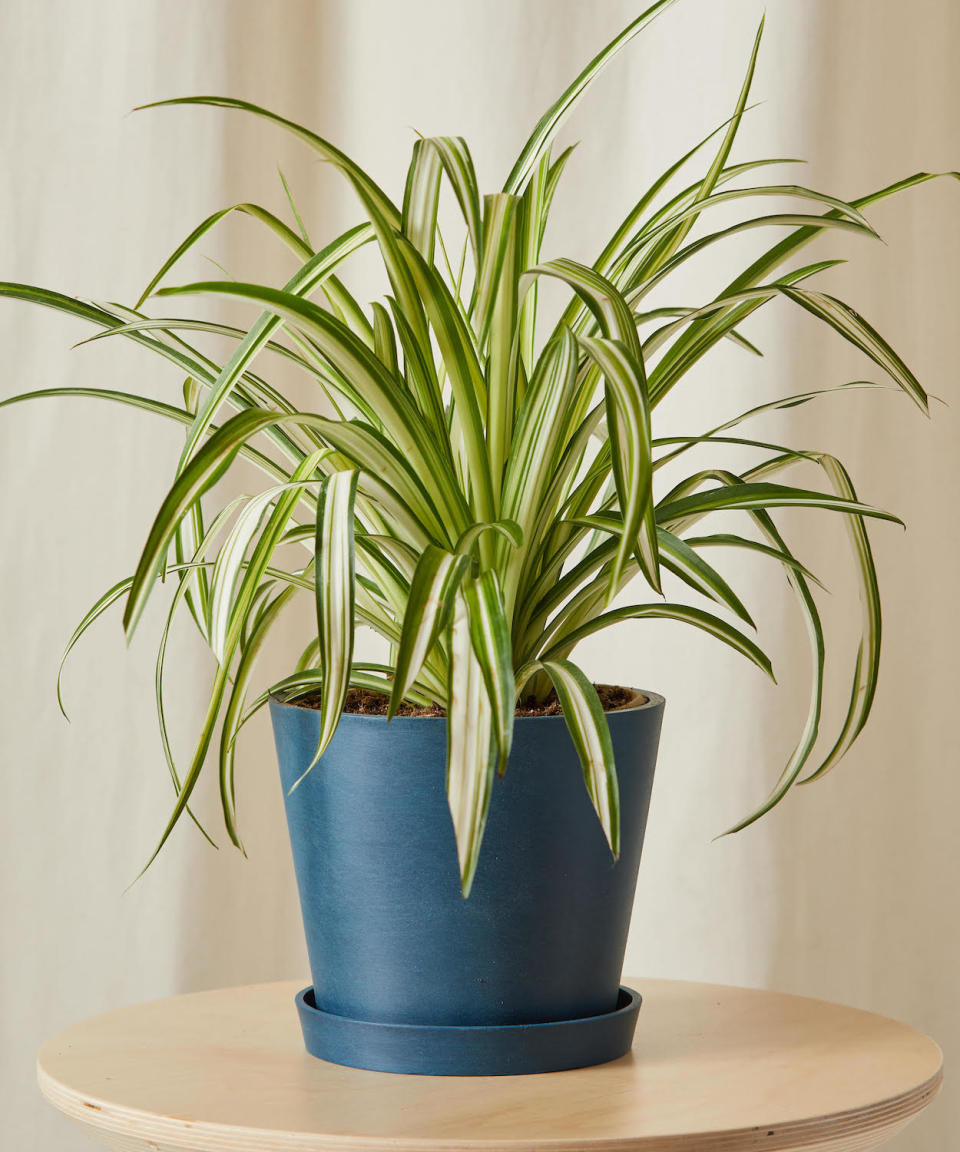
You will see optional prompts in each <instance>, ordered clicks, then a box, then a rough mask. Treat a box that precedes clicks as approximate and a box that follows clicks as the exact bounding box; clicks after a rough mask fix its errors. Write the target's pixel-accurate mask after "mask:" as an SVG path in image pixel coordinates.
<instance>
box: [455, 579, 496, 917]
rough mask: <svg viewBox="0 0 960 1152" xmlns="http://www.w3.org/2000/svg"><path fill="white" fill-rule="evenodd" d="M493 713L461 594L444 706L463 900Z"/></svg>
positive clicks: (473, 861) (473, 860) (488, 767)
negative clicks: (445, 707)
mask: <svg viewBox="0 0 960 1152" xmlns="http://www.w3.org/2000/svg"><path fill="white" fill-rule="evenodd" d="M494 760H495V743H494V737H493V711H492V709H491V706H490V698H489V696H488V693H487V685H486V681H485V679H484V675H483V669H482V668H481V666H480V661H479V660H478V659H477V654H476V651H475V650H474V646H473V641H472V638H471V635H470V619H469V614H468V610H467V605H466V602H465V600H464V598H463V596H462V595H457V596H456V602H455V605H454V609H453V621H452V624H451V627H450V684H449V692H448V701H447V803H448V804H449V806H450V815H451V817H452V819H453V831H454V836H455V837H456V842H457V859H458V861H459V865H460V884H461V890H462V892H463V895H464V897H467V896H469V895H470V889H471V887H472V886H473V880H474V876H475V875H476V871H477V863H478V861H479V859H480V845H481V843H482V841H483V832H484V829H485V827H486V823H487V813H488V812H489V810H490V796H491V793H492V791H493V780H494V774H495V772H494Z"/></svg>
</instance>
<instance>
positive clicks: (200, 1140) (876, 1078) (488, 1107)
mask: <svg viewBox="0 0 960 1152" xmlns="http://www.w3.org/2000/svg"><path fill="white" fill-rule="evenodd" d="M625 983H627V984H629V985H630V986H631V987H634V988H637V989H638V990H639V991H640V992H641V993H642V994H643V1007H642V1009H641V1012H640V1019H639V1023H638V1025H637V1034H636V1039H635V1042H634V1047H633V1051H632V1053H630V1054H629V1055H628V1056H625V1057H623V1058H622V1059H620V1060H615V1061H613V1062H612V1063H610V1064H603V1065H599V1066H597V1067H594V1068H583V1069H578V1070H575V1071H570V1072H553V1073H547V1074H544V1075H539V1076H500V1077H486V1078H467V1077H464V1078H460V1077H456V1078H454V1077H431V1076H397V1075H392V1074H390V1073H384V1072H363V1071H359V1070H357V1069H354V1068H342V1067H339V1066H338V1065H335V1064H327V1063H324V1062H323V1061H321V1060H317V1059H315V1058H314V1057H312V1056H309V1055H307V1053H306V1052H305V1051H304V1049H303V1043H302V1040H301V1037H300V1030H299V1025H298V1022H297V1016H296V1012H295V1010H294V1002H293V999H294V994H295V993H296V992H297V990H298V985H297V984H295V983H282V984H259V985H252V986H250V987H244V988H225V989H219V990H217V991H213V992H198V993H194V994H192V995H187V996H177V997H174V998H172V999H169V1000H156V1001H153V1002H151V1003H148V1004H138V1005H135V1006H134V1007H131V1008H122V1009H120V1010H119V1011H116V1012H110V1013H107V1014H106V1015H104V1016H97V1017H95V1018H94V1019H92V1020H87V1021H84V1022H83V1023H81V1024H76V1025H74V1026H73V1027H71V1028H67V1029H66V1030H65V1031H63V1032H61V1033H60V1034H59V1035H57V1036H55V1037H54V1038H53V1039H52V1040H49V1041H48V1042H47V1043H46V1044H45V1045H44V1047H43V1048H42V1049H41V1051H40V1055H39V1060H38V1068H39V1079H40V1087H41V1089H42V1090H43V1092H44V1094H45V1095H46V1096H47V1098H48V1099H49V1100H50V1101H51V1102H52V1103H53V1104H55V1105H56V1107H57V1108H59V1109H61V1111H63V1112H65V1113H67V1114H68V1115H69V1116H71V1117H72V1118H73V1119H75V1120H78V1121H80V1122H82V1123H83V1124H84V1125H87V1126H89V1128H90V1129H93V1130H94V1131H93V1132H92V1134H93V1135H96V1136H97V1137H98V1138H99V1139H100V1140H101V1141H103V1142H104V1143H106V1144H108V1145H110V1146H112V1147H115V1148H120V1149H125V1150H130V1152H132V1150H137V1152H140V1150H144V1152H145V1150H146V1149H151V1150H153V1152H156V1150H160V1152H167V1150H172V1149H190V1150H197V1152H200V1150H214V1149H216V1150H218V1152H321V1150H322V1152H340V1150H344V1152H408V1150H409V1152H414V1150H415V1152H481V1150H483V1152H491V1150H503V1152H506V1150H507V1149H509V1150H511V1152H514V1150H522V1152H535V1150H536V1152H573V1150H574V1149H576V1150H577V1152H581V1150H584V1149H591V1150H596V1152H627V1150H634V1149H635V1150H636V1152H704V1150H706V1149H710V1152H721V1150H722V1152H734V1150H737V1152H739V1150H741V1149H764V1150H766V1152H772V1150H774V1149H776V1150H777V1152H782V1150H783V1149H801V1148H803V1149H817V1150H819V1152H826V1150H827V1149H830V1150H832V1152H839V1150H841V1149H842V1150H844V1152H852V1150H854V1149H868V1148H874V1147H876V1146H877V1145H878V1144H880V1143H882V1142H883V1141H884V1140H885V1139H887V1138H888V1137H889V1136H891V1135H892V1134H893V1133H894V1132H896V1131H897V1130H898V1129H899V1128H901V1127H902V1126H903V1125H904V1124H905V1123H906V1122H907V1121H908V1120H909V1119H910V1117H911V1116H913V1115H915V1114H916V1113H917V1112H919V1111H920V1109H921V1108H923V1107H924V1105H926V1104H927V1103H928V1102H929V1101H930V1099H931V1098H932V1097H933V1096H934V1095H935V1094H936V1092H937V1090H938V1088H939V1086H940V1080H941V1065H942V1056H941V1053H940V1049H939V1048H938V1047H937V1045H936V1044H935V1043H934V1042H933V1041H932V1040H930V1039H929V1038H927V1037H926V1036H924V1035H922V1034H921V1033H919V1032H915V1031H914V1030H913V1029H912V1028H908V1027H906V1026H905V1025H903V1024H898V1023H897V1022H896V1021H893V1020H888V1019H886V1018H885V1017H882V1016H875V1015H872V1014H871V1013H868V1012H861V1011H858V1010H856V1009H853V1008H843V1007H840V1006H838V1005H835V1004H827V1003H824V1002H823V1001H819V1000H808V999H805V998H802V997H798V996H784V995H780V994H778V993H773V992H760V991H752V990H749V989H744V988H729V987H724V986H720V985H710V984H689V983H683V982H679V981H669V980H630V979H628V980H626V981H625Z"/></svg>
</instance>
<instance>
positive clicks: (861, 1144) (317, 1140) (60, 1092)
mask: <svg viewBox="0 0 960 1152" xmlns="http://www.w3.org/2000/svg"><path fill="white" fill-rule="evenodd" d="M931 1043H933V1041H931ZM938 1051H939V1048H938ZM37 1082H38V1085H39V1088H40V1091H41V1092H42V1093H43V1095H44V1097H45V1098H46V1099H47V1100H48V1101H49V1102H50V1103H51V1104H52V1105H53V1106H54V1107H55V1108H57V1109H58V1111H60V1112H62V1113H63V1114H64V1115H65V1116H67V1117H69V1118H70V1119H71V1120H74V1121H77V1122H78V1123H80V1124H81V1125H83V1126H84V1127H87V1128H94V1129H98V1130H102V1131H104V1132H105V1133H107V1132H115V1133H117V1134H122V1135H125V1136H127V1137H132V1138H133V1139H134V1140H140V1141H143V1143H144V1145H146V1146H148V1147H149V1146H154V1147H159V1146H162V1145H163V1144H166V1143H167V1142H168V1141H169V1142H171V1143H172V1144H174V1145H175V1146H176V1147H177V1148H182V1149H185V1150H187V1149H188V1150H190V1152H228V1150H229V1152H288V1150H289V1152H305V1150H309V1152H319V1150H323V1152H341V1150H342V1152H385V1150H390V1149H396V1150H398V1152H414V1150H416V1152H423V1148H424V1143H425V1142H424V1140H423V1139H397V1138H389V1137H375V1138H370V1137H355V1136H332V1135H324V1134H320V1133H316V1132H289V1131H280V1130H266V1129H259V1128H258V1129H251V1128H243V1127H239V1126H232V1125H224V1124H211V1123H207V1122H205V1121H188V1120H179V1119H177V1118H175V1117H170V1116H160V1115H158V1114H156V1113H150V1112H145V1111H142V1110H135V1109H127V1108H123V1107H122V1106H119V1105H117V1104H112V1103H110V1102H108V1101H105V1100H99V1099H96V1098H86V1097H84V1096H82V1095H79V1094H77V1093H76V1092H73V1091H72V1090H71V1089H69V1088H67V1087H66V1086H65V1085H63V1084H61V1083H59V1081H57V1080H55V1079H54V1078H53V1077H52V1076H50V1075H49V1074H48V1073H47V1072H46V1071H45V1070H44V1068H43V1065H42V1063H41V1061H40V1059H39V1058H38V1060H37ZM942 1083H943V1064H942V1053H941V1065H940V1067H939V1068H938V1069H937V1071H936V1072H935V1073H934V1074H933V1075H932V1076H931V1077H930V1078H929V1079H928V1080H927V1081H925V1082H924V1083H923V1084H920V1085H918V1086H917V1087H915V1088H914V1089H912V1090H910V1091H908V1092H905V1093H902V1094H901V1095H899V1096H894V1097H891V1098H890V1099H888V1100H884V1101H880V1102H878V1103H875V1104H871V1105H869V1106H867V1107H864V1108H857V1109H850V1110H849V1111H844V1112H834V1113H830V1114H828V1115H824V1116H817V1117H810V1118H807V1119H803V1120H797V1121H793V1122H789V1123H782V1122H781V1123H780V1124H778V1125H776V1126H774V1127H772V1128H771V1127H767V1126H766V1125H754V1126H752V1127H750V1128H739V1129H729V1130H727V1131H724V1132H704V1133H683V1134H682V1135H675V1136H673V1135H670V1136H650V1137H639V1138H633V1137H624V1138H620V1139H615V1140H591V1141H589V1147H590V1150H591V1152H725V1150H728V1149H729V1150H731V1152H732V1150H734V1149H736V1150H737V1152H753V1150H754V1149H758V1150H759V1149H766V1150H767V1152H778V1150H782V1149H802V1148H809V1149H822V1150H823V1152H846V1150H847V1149H849V1150H850V1152H855V1150H859V1149H867V1148H873V1147H876V1146H877V1144H879V1143H882V1142H883V1141H884V1140H886V1139H889V1137H891V1136H893V1135H895V1134H896V1133H897V1132H898V1131H899V1130H900V1129H901V1128H903V1127H904V1126H905V1125H906V1124H907V1122H908V1121H909V1120H911V1119H912V1118H913V1117H914V1116H916V1115H917V1113H918V1112H920V1111H921V1110H922V1109H923V1108H924V1107H925V1106H926V1105H927V1104H928V1103H929V1102H930V1100H932V1099H933V1097H934V1096H936V1095H937V1093H938V1092H939V1091H940V1088H941V1086H942ZM583 1146H584V1141H583V1139H582V1137H581V1138H576V1137H571V1138H570V1139H569V1140H522V1139H520V1140H501V1139H497V1140H438V1139H434V1138H431V1139H430V1140H429V1147H430V1152H517V1150H519V1152H533V1150H536V1152H572V1150H573V1149H579V1148H583Z"/></svg>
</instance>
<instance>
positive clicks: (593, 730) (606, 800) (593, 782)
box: [540, 659, 620, 859]
mask: <svg viewBox="0 0 960 1152" xmlns="http://www.w3.org/2000/svg"><path fill="white" fill-rule="evenodd" d="M540 667H541V668H542V669H543V671H544V672H546V674H547V675H548V676H549V677H550V680H551V683H552V684H553V687H554V688H555V689H556V693H557V698H558V699H559V701H560V707H561V708H562V709H563V717H564V720H566V723H567V728H568V729H569V731H570V737H571V739H572V740H573V746H574V747H575V748H576V750H577V755H578V756H579V757H580V764H581V766H582V767H583V779H584V782H585V783H586V785H587V794H588V795H589V797H590V802H591V804H593V807H594V811H595V812H596V814H597V816H598V818H599V820H600V826H601V827H602V828H603V834H604V836H606V838H607V843H608V844H609V845H610V851H611V852H612V853H613V856H614V859H616V858H617V857H618V856H619V855H620V786H619V784H618V783H617V768H616V765H615V764H614V761H613V741H612V740H611V739H610V728H609V726H608V724H607V718H606V716H605V715H604V713H603V707H602V705H601V704H600V697H599V696H598V695H597V690H596V688H594V686H593V685H592V684H591V683H590V681H589V680H588V679H587V678H586V676H585V675H584V674H583V672H581V671H580V669H579V668H578V667H577V666H576V664H571V662H570V661H569V660H551V659H544V660H542V661H540Z"/></svg>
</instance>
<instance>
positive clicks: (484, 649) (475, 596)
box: [463, 569, 517, 775]
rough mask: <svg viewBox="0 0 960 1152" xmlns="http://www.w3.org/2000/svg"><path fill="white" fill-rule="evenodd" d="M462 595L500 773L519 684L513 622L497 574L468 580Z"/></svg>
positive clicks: (507, 752)
mask: <svg viewBox="0 0 960 1152" xmlns="http://www.w3.org/2000/svg"><path fill="white" fill-rule="evenodd" d="M463 597H464V600H465V601H466V605H467V614H468V616H469V620H470V638H471V640H472V642H473V651H474V654H475V655H476V658H477V660H478V661H479V664H480V671H481V672H482V673H483V679H484V682H485V684H486V686H487V697H488V699H489V701H490V704H491V707H492V710H493V725H494V736H495V738H496V744H497V757H498V761H499V766H500V774H501V775H503V773H504V772H506V770H507V761H508V759H509V758H510V746H511V744H512V742H513V718H514V712H515V710H516V704H517V686H516V682H515V680H514V677H513V653H512V648H511V643H510V622H509V620H508V619H507V614H506V609H505V607H504V602H503V593H502V592H501V591H500V583H499V581H498V580H497V577H496V574H495V573H494V572H493V571H491V570H490V569H488V570H487V571H486V572H481V573H480V575H479V576H477V577H476V579H472V580H467V581H466V582H465V584H464V586H463Z"/></svg>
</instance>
